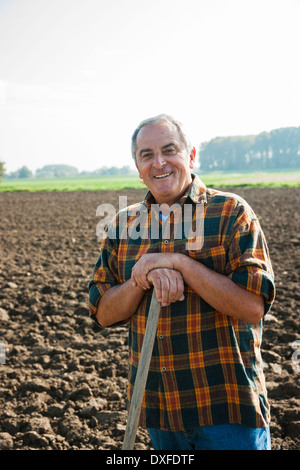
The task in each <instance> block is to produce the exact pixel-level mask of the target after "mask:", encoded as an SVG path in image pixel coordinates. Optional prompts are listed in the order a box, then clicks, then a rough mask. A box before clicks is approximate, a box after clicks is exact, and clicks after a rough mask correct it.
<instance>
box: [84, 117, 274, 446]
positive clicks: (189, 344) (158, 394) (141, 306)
mask: <svg viewBox="0 0 300 470" xmlns="http://www.w3.org/2000/svg"><path fill="white" fill-rule="evenodd" d="M132 152H133V157H134V159H135V162H136V166H137V169H138V172H139V176H140V178H141V179H142V180H143V181H144V183H145V184H146V186H147V187H148V189H149V191H148V192H147V195H146V197H145V199H144V201H142V202H141V203H138V204H136V205H134V206H131V207H130V208H129V209H128V220H127V225H126V228H130V227H131V228H132V227H133V226H134V223H135V222H136V221H137V220H138V218H139V217H141V214H143V213H145V211H146V214H147V217H146V219H145V218H144V219H139V220H144V225H145V223H146V222H147V223H148V226H149V227H150V226H151V222H152V225H153V223H154V221H156V223H158V224H159V231H158V234H156V236H155V237H154V236H152V235H151V231H150V230H149V233H150V236H149V237H146V236H143V237H142V236H141V237H139V238H138V237H137V236H134V237H133V236H132V233H133V232H131V231H130V230H128V232H127V233H128V235H127V237H124V236H123V233H124V227H121V226H120V225H121V224H120V220H121V218H122V214H121V212H120V213H119V214H118V215H117V216H116V218H115V220H114V221H113V224H114V226H115V227H117V229H118V230H117V236H116V237H111V236H110V231H109V230H108V232H107V233H108V236H107V237H106V238H105V239H104V240H103V242H102V247H101V254H100V257H99V259H98V261H97V263H96V268H95V273H94V277H93V280H92V281H91V283H90V311H91V315H92V317H93V318H94V319H95V321H96V322H97V323H98V324H99V326H101V327H107V326H110V325H114V324H118V323H119V322H121V323H126V322H127V321H129V349H130V358H129V365H130V367H129V387H128V399H129V403H130V398H131V396H132V391H133V386H134V381H135V376H136V371H137V367H138V360H139V355H140V351H141V345H142V341H143V335H144V332H145V326H146V321H147V314H148V310H149V305H150V299H151V294H152V288H154V289H155V291H156V294H157V298H158V300H159V302H160V303H161V306H162V308H161V313H160V318H159V322H158V328H157V336H156V340H155V344H154V348H153V356H152V359H151V364H150V370H149V375H148V380H147V384H146V391H145V396H144V401H143V404H142V410H141V417H140V423H139V424H140V426H143V427H146V428H147V429H148V431H149V434H150V438H151V441H152V444H153V446H154V448H155V449H158V450H166V449H168V450H172V449H173V450H192V449H216V450H218V449H269V448H270V435H269V427H268V425H269V421H270V411H269V404H268V400H267V393H266V389H265V382H264V376H263V370H262V360H261V355H260V344H261V333H262V319H263V317H264V315H265V314H266V313H267V312H268V310H269V309H270V307H271V304H272V302H273V300H274V295H275V289H274V281H273V271H272V266H271V263H270V260H269V255H268V248H267V245H266V241H265V238H264V234H263V232H262V230H261V227H260V225H259V222H258V220H257V218H256V216H255V214H254V212H253V210H252V209H251V208H250V207H249V206H248V204H247V203H246V202H245V201H244V200H243V199H242V198H240V197H238V196H236V195H234V194H230V193H224V192H220V191H217V190H215V189H208V188H206V187H205V185H204V184H203V183H202V181H200V179H199V178H198V177H197V176H196V175H194V174H192V173H191V170H192V169H193V167H194V163H195V149H194V148H192V147H191V145H190V143H189V141H188V139H187V137H186V135H185V134H184V132H183V129H182V126H181V125H180V124H179V123H178V122H177V121H175V120H174V119H173V118H171V117H169V116H166V115H160V116H158V117H155V118H151V119H148V120H146V121H143V122H142V123H141V124H140V125H139V127H138V128H137V129H136V131H135V132H134V134H133V136H132ZM157 207H158V209H159V211H157ZM168 208H171V209H172V211H171V210H169V212H168V210H167V209H168ZM188 208H190V211H189V212H188V213H189V214H190V215H191V218H192V226H195V224H196V226H197V222H198V219H202V222H203V223H202V224H200V225H199V226H198V231H197V230H196V232H195V231H194V232H193V234H194V235H195V233H196V243H191V240H190V239H189V236H186V233H185V232H184V230H181V231H180V230H179V231H178V228H181V229H182V226H183V225H184V223H183V221H184V220H185V219H184V217H178V211H179V212H181V213H182V212H183V211H186V209H188ZM199 208H200V209H201V210H198V209H199ZM173 209H174V210H173ZM158 212H163V213H165V215H166V218H167V221H168V224H167V223H166V222H164V221H163V220H161V219H160V218H159V219H158V218H157V214H158ZM153 214H154V217H153ZM176 214H177V215H176ZM123 215H124V214H123ZM159 215H161V214H159ZM123 220H124V219H123ZM140 225H141V224H140ZM167 225H168V226H167ZM166 226H167V228H168V231H166ZM199 227H200V228H199ZM142 228H143V227H142ZM200 231H201V233H199V232H200ZM142 232H143V231H142V230H141V233H142ZM146 232H147V231H146ZM143 233H144V234H145V232H143ZM178 233H181V236H177V235H178ZM135 234H136V232H135ZM166 234H167V235H166ZM197 237H198V242H197ZM199 240H200V241H199Z"/></svg>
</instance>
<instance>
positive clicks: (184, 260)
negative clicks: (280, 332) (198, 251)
mask: <svg viewBox="0 0 300 470" xmlns="http://www.w3.org/2000/svg"><path fill="white" fill-rule="evenodd" d="M174 267H175V269H178V271H180V273H181V275H182V277H183V279H184V282H185V283H186V284H187V285H188V286H189V287H190V288H191V289H193V290H194V291H195V292H196V293H197V294H198V295H199V296H200V297H202V298H203V299H204V300H205V301H206V302H207V303H208V304H209V305H211V306H212V307H213V308H215V309H216V310H217V311H219V312H221V313H224V314H225V315H230V316H233V317H236V318H239V319H241V320H244V321H246V322H248V323H256V322H258V321H259V320H260V319H261V318H262V317H263V315H264V301H263V298H262V296H258V295H256V294H255V293H253V292H249V291H247V290H246V289H243V288H242V287H240V286H238V285H237V284H235V283H234V282H233V281H232V280H231V279H229V278H228V277H227V276H225V275H223V274H220V273H217V272H215V271H213V270H212V269H209V268H207V267H206V266H204V265H203V264H201V263H199V262H198V261H196V260H194V259H192V258H190V257H189V256H186V255H182V254H180V253H178V254H176V258H175V262H174Z"/></svg>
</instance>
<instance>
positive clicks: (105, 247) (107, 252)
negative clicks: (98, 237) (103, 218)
mask: <svg viewBox="0 0 300 470" xmlns="http://www.w3.org/2000/svg"><path fill="white" fill-rule="evenodd" d="M119 283H120V279H119V276H118V273H117V253H116V249H115V246H114V243H113V242H112V241H111V240H110V239H109V238H108V237H106V238H105V239H103V240H102V243H101V249H100V256H99V258H98V260H97V262H96V264H95V268H94V275H93V278H92V280H91V281H90V283H89V311H90V316H92V317H93V318H94V315H95V313H96V311H97V307H98V304H99V301H100V299H101V297H102V296H103V295H104V294H105V292H107V291H108V290H109V289H110V288H111V287H113V286H116V285H118V284H119Z"/></svg>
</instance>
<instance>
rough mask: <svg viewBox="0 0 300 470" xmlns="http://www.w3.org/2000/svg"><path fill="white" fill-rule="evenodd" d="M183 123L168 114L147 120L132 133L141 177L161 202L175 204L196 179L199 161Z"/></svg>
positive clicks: (135, 156)
mask: <svg viewBox="0 0 300 470" xmlns="http://www.w3.org/2000/svg"><path fill="white" fill-rule="evenodd" d="M195 153H196V151H195V148H192V146H191V144H190V142H189V139H188V138H187V137H186V135H185V133H184V131H183V129H182V125H181V124H180V123H179V122H178V121H175V120H174V119H173V118H171V117H170V116H167V115H160V116H157V117H155V118H151V119H147V120H145V121H143V122H142V123H141V124H140V125H139V126H138V128H137V129H136V130H135V132H134V134H133V136H132V154H133V157H134V159H135V163H136V166H137V169H138V172H139V176H140V178H141V179H142V180H143V181H144V183H145V184H146V186H147V187H148V188H149V190H150V191H151V193H152V194H153V196H154V198H155V200H156V202H157V203H158V204H162V203H166V204H169V205H171V204H173V203H174V202H177V201H178V200H179V199H180V197H181V196H182V195H183V194H184V192H185V191H186V189H187V188H188V186H189V185H190V184H191V182H192V178H191V169H192V168H193V166H194V162H195Z"/></svg>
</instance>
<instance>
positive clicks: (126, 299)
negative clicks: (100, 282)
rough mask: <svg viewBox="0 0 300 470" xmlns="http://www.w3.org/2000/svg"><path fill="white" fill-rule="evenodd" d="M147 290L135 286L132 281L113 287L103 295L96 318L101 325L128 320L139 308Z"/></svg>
mask: <svg viewBox="0 0 300 470" xmlns="http://www.w3.org/2000/svg"><path fill="white" fill-rule="evenodd" d="M144 294H145V290H144V289H142V288H141V287H139V286H136V287H133V286H132V283H131V281H130V280H129V281H126V282H125V283H124V284H119V285H117V286H114V287H111V288H110V289H109V290H108V291H107V292H105V294H104V295H103V296H102V298H101V300H100V302H99V305H98V308H97V312H96V318H97V320H98V322H99V323H100V325H101V326H103V327H106V326H110V325H113V324H114V323H117V322H120V321H124V320H127V319H128V318H130V317H131V315H133V314H134V312H135V311H136V310H137V308H138V306H139V303H140V302H141V300H142V298H143V296H144Z"/></svg>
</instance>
